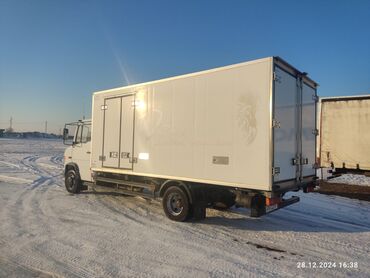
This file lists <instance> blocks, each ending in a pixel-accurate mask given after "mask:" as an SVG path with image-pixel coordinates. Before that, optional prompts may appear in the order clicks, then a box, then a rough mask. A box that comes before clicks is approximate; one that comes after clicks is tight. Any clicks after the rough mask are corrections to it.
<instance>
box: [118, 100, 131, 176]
mask: <svg viewBox="0 0 370 278" xmlns="http://www.w3.org/2000/svg"><path fill="white" fill-rule="evenodd" d="M121 106H122V108H121V138H120V144H121V145H120V147H121V148H120V163H119V167H120V168H122V169H129V170H132V166H133V162H134V159H135V158H134V157H133V153H134V114H135V99H134V96H133V95H129V96H125V97H122V104H121Z"/></svg>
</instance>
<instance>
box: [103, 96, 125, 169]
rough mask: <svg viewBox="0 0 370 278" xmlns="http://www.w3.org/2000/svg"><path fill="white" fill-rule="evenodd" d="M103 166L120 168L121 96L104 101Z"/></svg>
mask: <svg viewBox="0 0 370 278" xmlns="http://www.w3.org/2000/svg"><path fill="white" fill-rule="evenodd" d="M104 107H105V110H104V123H103V125H104V127H103V157H104V159H103V167H111V168H118V166H119V145H120V140H119V137H120V113H121V112H120V111H121V98H120V97H118V98H108V99H106V100H105V101H104Z"/></svg>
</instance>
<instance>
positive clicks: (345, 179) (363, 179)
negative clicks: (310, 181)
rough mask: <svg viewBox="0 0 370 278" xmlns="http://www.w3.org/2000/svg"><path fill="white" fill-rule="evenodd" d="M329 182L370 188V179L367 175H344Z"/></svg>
mask: <svg viewBox="0 0 370 278" xmlns="http://www.w3.org/2000/svg"><path fill="white" fill-rule="evenodd" d="M328 182H330V183H345V184H354V185H362V186H370V177H367V176H365V175H354V174H343V175H341V176H339V177H336V178H333V179H329V180H328Z"/></svg>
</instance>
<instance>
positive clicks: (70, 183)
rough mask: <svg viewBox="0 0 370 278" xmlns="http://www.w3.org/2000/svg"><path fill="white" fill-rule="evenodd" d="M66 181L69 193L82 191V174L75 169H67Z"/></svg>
mask: <svg viewBox="0 0 370 278" xmlns="http://www.w3.org/2000/svg"><path fill="white" fill-rule="evenodd" d="M64 182H65V186H66V189H67V191H68V192H69V193H80V191H81V186H82V182H81V178H80V175H79V174H78V173H77V172H76V171H75V170H74V169H71V170H68V171H67V173H66V175H65V181H64Z"/></svg>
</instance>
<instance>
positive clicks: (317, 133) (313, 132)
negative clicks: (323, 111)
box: [312, 128, 319, 136]
mask: <svg viewBox="0 0 370 278" xmlns="http://www.w3.org/2000/svg"><path fill="white" fill-rule="evenodd" d="M312 134H313V135H315V136H317V135H319V130H318V129H317V128H315V129H313V130H312Z"/></svg>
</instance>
